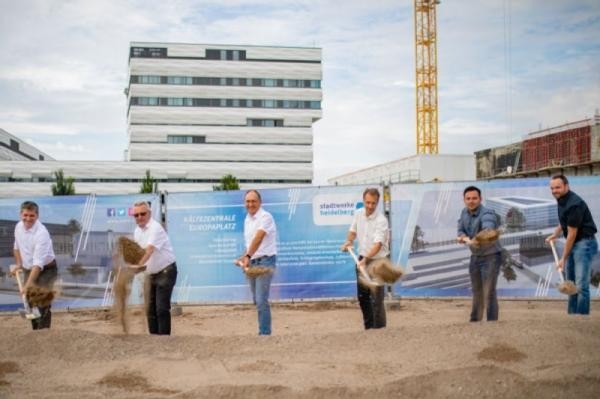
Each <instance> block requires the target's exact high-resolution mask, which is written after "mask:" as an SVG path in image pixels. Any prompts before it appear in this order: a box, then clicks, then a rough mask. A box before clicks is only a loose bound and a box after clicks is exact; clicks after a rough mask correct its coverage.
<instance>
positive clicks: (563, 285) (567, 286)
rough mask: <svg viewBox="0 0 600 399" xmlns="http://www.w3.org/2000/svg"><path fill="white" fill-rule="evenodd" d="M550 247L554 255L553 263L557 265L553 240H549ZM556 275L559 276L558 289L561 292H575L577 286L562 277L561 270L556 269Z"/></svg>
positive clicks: (568, 293) (572, 293)
mask: <svg viewBox="0 0 600 399" xmlns="http://www.w3.org/2000/svg"><path fill="white" fill-rule="evenodd" d="M550 247H551V248H552V255H554V263H556V266H557V267H558V254H557V253H556V247H555V246H554V241H550ZM558 276H559V277H560V284H558V290H559V291H560V292H561V293H562V294H566V295H575V294H577V286H576V285H575V283H574V282H572V281H570V280H567V281H565V278H564V277H563V271H562V270H559V271H558Z"/></svg>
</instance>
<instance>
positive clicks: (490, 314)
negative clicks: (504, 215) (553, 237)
mask: <svg viewBox="0 0 600 399" xmlns="http://www.w3.org/2000/svg"><path fill="white" fill-rule="evenodd" d="M463 200H464V202H465V208H464V209H463V210H462V212H461V214H460V219H458V233H457V238H456V240H457V241H458V242H459V243H463V244H467V245H468V246H469V248H470V249H471V261H470V263H469V274H470V276H471V289H472V291H473V307H472V310H471V319H470V321H481V320H482V319H483V310H484V308H485V309H486V311H487V320H488V321H495V320H498V297H497V295H496V284H497V282H498V274H499V272H500V265H501V263H502V262H501V261H502V255H501V248H500V244H499V243H498V242H497V241H496V242H493V243H489V244H481V243H478V242H477V240H474V238H475V236H476V235H477V233H479V232H480V231H483V230H487V229H493V230H497V229H498V227H499V226H498V218H497V217H496V213H495V212H494V211H493V210H492V209H489V208H486V207H484V206H483V205H481V190H479V189H478V188H477V187H475V186H469V187H467V188H465V190H464V191H463Z"/></svg>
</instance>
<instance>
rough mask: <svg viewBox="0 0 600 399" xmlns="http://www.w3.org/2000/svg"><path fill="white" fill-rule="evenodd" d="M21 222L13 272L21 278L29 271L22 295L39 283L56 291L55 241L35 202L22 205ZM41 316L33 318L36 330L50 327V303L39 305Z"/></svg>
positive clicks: (26, 202) (18, 228) (14, 250)
mask: <svg viewBox="0 0 600 399" xmlns="http://www.w3.org/2000/svg"><path fill="white" fill-rule="evenodd" d="M20 217H21V221H20V222H19V223H17V225H16V226H15V243H14V248H13V253H14V256H15V267H13V268H12V270H11V273H12V274H14V275H16V277H17V278H21V276H20V273H21V272H25V283H24V284H23V286H22V289H21V292H20V294H21V295H24V294H26V293H27V289H28V288H30V287H34V286H36V285H37V286H39V287H42V288H46V289H48V290H50V291H51V290H52V288H53V285H54V281H56V277H57V275H58V272H57V269H56V259H55V256H54V249H53V248H52V240H51V239H50V234H49V233H48V230H47V229H46V227H45V226H44V225H43V224H42V223H41V222H40V221H39V220H38V218H39V207H38V205H37V204H36V203H35V202H32V201H25V202H23V203H22V204H21V215H20ZM38 309H39V312H40V315H41V317H39V318H34V319H32V320H31V325H32V327H33V329H34V330H39V329H42V328H50V323H51V321H52V312H51V311H50V305H48V306H44V307H38Z"/></svg>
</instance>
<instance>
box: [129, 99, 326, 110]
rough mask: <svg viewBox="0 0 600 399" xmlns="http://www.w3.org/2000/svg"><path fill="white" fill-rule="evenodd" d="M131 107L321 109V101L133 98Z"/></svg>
mask: <svg viewBox="0 0 600 399" xmlns="http://www.w3.org/2000/svg"><path fill="white" fill-rule="evenodd" d="M130 105H144V106H157V105H160V106H175V107H181V106H184V107H219V108H224V107H235V108H237V107H249V108H292V109H321V101H297V100H243V99H226V98H181V97H131V100H130Z"/></svg>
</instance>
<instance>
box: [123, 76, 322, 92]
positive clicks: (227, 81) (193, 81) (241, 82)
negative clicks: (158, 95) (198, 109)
mask: <svg viewBox="0 0 600 399" xmlns="http://www.w3.org/2000/svg"><path fill="white" fill-rule="evenodd" d="M129 81H130V83H133V84H135V83H138V84H170V85H197V86H255V87H286V88H288V87H299V88H309V89H320V88H321V81H320V80H297V79H259V78H211V77H192V76H156V75H131V77H130V78H129Z"/></svg>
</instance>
